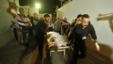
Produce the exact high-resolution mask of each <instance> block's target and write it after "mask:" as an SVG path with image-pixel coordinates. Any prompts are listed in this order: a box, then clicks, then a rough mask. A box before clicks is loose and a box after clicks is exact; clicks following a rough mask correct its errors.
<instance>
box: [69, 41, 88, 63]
mask: <svg viewBox="0 0 113 64" xmlns="http://www.w3.org/2000/svg"><path fill="white" fill-rule="evenodd" d="M86 54H87V53H86V46H85V41H83V40H81V41H79V42H75V43H74V52H73V58H72V60H71V63H70V64H77V61H78V59H79V58H85V57H86Z"/></svg>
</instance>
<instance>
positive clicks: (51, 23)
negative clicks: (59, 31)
mask: <svg viewBox="0 0 113 64" xmlns="http://www.w3.org/2000/svg"><path fill="white" fill-rule="evenodd" d="M44 19H45V22H46V23H47V24H48V32H49V31H53V29H54V24H53V22H52V20H51V17H50V16H49V14H45V15H44Z"/></svg>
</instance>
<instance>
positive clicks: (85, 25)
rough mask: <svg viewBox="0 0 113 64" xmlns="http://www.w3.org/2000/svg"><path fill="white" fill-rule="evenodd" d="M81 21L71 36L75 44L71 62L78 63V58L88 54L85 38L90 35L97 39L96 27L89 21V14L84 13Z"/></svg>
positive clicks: (94, 39)
mask: <svg viewBox="0 0 113 64" xmlns="http://www.w3.org/2000/svg"><path fill="white" fill-rule="evenodd" d="M81 21H82V23H81V24H79V25H76V26H75V27H74V30H73V32H72V34H71V38H69V40H72V43H73V44H74V54H73V60H74V61H72V63H71V64H76V63H77V60H78V58H84V57H85V56H86V46H85V40H86V39H87V37H88V36H91V38H92V40H93V41H96V39H97V36H96V33H95V29H94V27H93V25H92V24H91V23H90V21H89V16H88V15H87V14H84V15H83V16H82V20H81ZM75 60H76V61H75Z"/></svg>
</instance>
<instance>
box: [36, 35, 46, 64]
mask: <svg viewBox="0 0 113 64" xmlns="http://www.w3.org/2000/svg"><path fill="white" fill-rule="evenodd" d="M44 39H45V37H44V34H41V33H40V34H37V35H36V46H37V48H38V58H37V62H36V64H42V55H43V46H44Z"/></svg>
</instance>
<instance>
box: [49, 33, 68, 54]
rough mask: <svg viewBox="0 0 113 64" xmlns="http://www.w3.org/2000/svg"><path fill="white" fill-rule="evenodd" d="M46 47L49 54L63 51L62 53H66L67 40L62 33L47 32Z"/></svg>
mask: <svg viewBox="0 0 113 64" xmlns="http://www.w3.org/2000/svg"><path fill="white" fill-rule="evenodd" d="M47 41H48V48H49V49H50V56H51V54H52V53H53V52H63V55H64V56H65V55H66V49H69V48H70V46H68V45H67V44H68V41H67V40H66V38H65V37H64V36H63V35H60V34H59V33H57V32H53V31H52V32H48V33H47Z"/></svg>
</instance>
